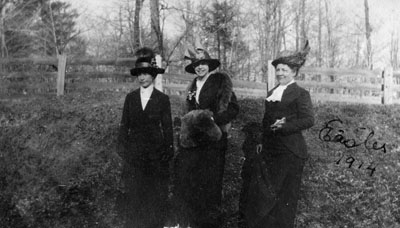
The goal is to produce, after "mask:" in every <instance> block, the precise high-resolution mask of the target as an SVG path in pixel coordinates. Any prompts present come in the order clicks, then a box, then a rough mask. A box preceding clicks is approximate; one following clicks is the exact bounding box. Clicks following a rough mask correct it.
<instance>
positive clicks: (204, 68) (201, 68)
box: [194, 63, 210, 78]
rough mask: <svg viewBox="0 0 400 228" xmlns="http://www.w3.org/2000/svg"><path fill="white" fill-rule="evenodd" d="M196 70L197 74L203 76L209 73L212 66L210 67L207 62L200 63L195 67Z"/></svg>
mask: <svg viewBox="0 0 400 228" xmlns="http://www.w3.org/2000/svg"><path fill="white" fill-rule="evenodd" d="M194 71H195V72H196V74H197V76H199V77H200V78H202V77H204V76H206V75H207V74H208V72H209V71H210V68H209V67H208V65H207V63H200V64H199V65H197V66H196V67H195V68H194Z"/></svg>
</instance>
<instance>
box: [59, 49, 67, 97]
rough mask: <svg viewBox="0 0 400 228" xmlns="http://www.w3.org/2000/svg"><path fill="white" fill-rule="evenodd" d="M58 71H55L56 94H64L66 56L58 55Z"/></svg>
mask: <svg viewBox="0 0 400 228" xmlns="http://www.w3.org/2000/svg"><path fill="white" fill-rule="evenodd" d="M57 58H58V72H57V96H61V95H64V81H65V68H66V66H67V56H66V55H58V56H57Z"/></svg>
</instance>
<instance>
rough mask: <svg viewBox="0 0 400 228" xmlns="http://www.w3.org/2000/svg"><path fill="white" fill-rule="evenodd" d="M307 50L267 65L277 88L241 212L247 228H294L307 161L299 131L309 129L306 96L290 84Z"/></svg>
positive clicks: (272, 94) (310, 108) (271, 95)
mask: <svg viewBox="0 0 400 228" xmlns="http://www.w3.org/2000/svg"><path fill="white" fill-rule="evenodd" d="M309 50H310V48H309V46H308V41H307V42H306V44H305V46H304V49H303V50H302V51H300V52H295V53H293V52H284V53H282V54H281V55H280V57H278V58H277V59H275V60H274V61H272V65H273V66H274V67H275V72H276V78H277V81H278V82H279V84H278V85H277V86H276V87H274V88H273V89H272V90H270V91H269V92H268V94H267V98H266V100H265V113H264V118H263V122H262V126H263V136H262V144H261V145H260V146H259V148H258V150H256V151H259V153H258V154H257V155H256V156H257V159H255V160H253V162H252V165H251V167H252V171H251V174H250V175H248V176H247V178H250V180H246V183H248V184H247V189H246V194H247V196H245V199H244V201H245V202H244V205H243V206H242V208H243V210H244V215H245V220H246V223H247V227H249V228H264V227H279V228H292V227H294V220H295V216H296V209H297V201H298V199H299V192H300V184H301V177H302V173H303V167H304V164H305V160H306V159H307V146H306V142H305V139H304V137H303V135H302V131H303V130H306V129H308V128H310V127H312V126H313V124H314V114H313V106H312V102H311V98H310V93H309V92H308V91H307V90H305V89H304V88H301V87H300V86H298V85H297V83H296V82H295V78H296V76H297V75H298V73H299V69H300V68H301V67H302V66H303V64H304V63H305V61H306V56H307V54H308V52H309ZM260 148H261V149H260Z"/></svg>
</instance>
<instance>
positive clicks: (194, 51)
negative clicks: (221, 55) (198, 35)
mask: <svg viewBox="0 0 400 228" xmlns="http://www.w3.org/2000/svg"><path fill="white" fill-rule="evenodd" d="M184 59H186V60H190V64H189V65H187V66H186V67H185V71H186V72H188V73H191V74H196V72H195V70H194V68H196V67H197V66H198V65H200V64H201V63H206V64H207V65H208V68H209V71H213V70H215V69H217V68H218V67H219V65H220V64H221V63H220V62H219V60H218V59H212V58H211V57H210V55H209V54H208V52H207V51H206V50H205V49H204V47H203V45H201V43H200V41H199V40H197V39H196V42H195V48H192V47H189V45H187V48H186V51H185V57H184Z"/></svg>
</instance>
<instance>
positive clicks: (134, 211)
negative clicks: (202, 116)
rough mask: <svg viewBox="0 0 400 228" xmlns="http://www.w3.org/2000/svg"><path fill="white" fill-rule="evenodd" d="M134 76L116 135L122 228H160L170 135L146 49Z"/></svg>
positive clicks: (164, 100)
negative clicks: (120, 161)
mask: <svg viewBox="0 0 400 228" xmlns="http://www.w3.org/2000/svg"><path fill="white" fill-rule="evenodd" d="M136 57H137V60H136V63H135V67H134V68H133V69H131V71H130V72H131V75H132V76H136V77H137V79H138V81H139V84H140V88H139V89H136V90H134V91H133V92H131V93H129V94H128V95H127V96H126V98H125V103H124V107H123V112H122V120H121V123H120V130H119V138H118V142H119V144H118V145H119V150H118V152H119V154H120V156H121V157H122V159H123V162H124V163H123V164H124V165H123V171H122V181H123V183H124V187H125V194H124V198H123V199H122V200H121V201H124V204H125V205H126V206H125V207H124V208H122V209H120V211H122V213H124V218H125V227H126V228H138V227H140V228H161V227H163V226H164V223H165V219H166V216H167V208H168V207H167V205H168V204H167V202H168V201H167V200H168V184H169V176H170V175H169V160H170V159H171V158H172V157H173V153H174V151H173V131H172V119H171V105H170V101H169V97H168V96H167V95H165V94H164V93H162V92H160V91H159V90H157V89H156V88H154V79H155V78H156V76H157V74H162V73H164V69H162V68H159V67H157V65H156V62H155V54H154V52H153V51H152V50H151V49H150V48H146V47H144V48H141V49H139V50H138V51H137V52H136Z"/></svg>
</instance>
